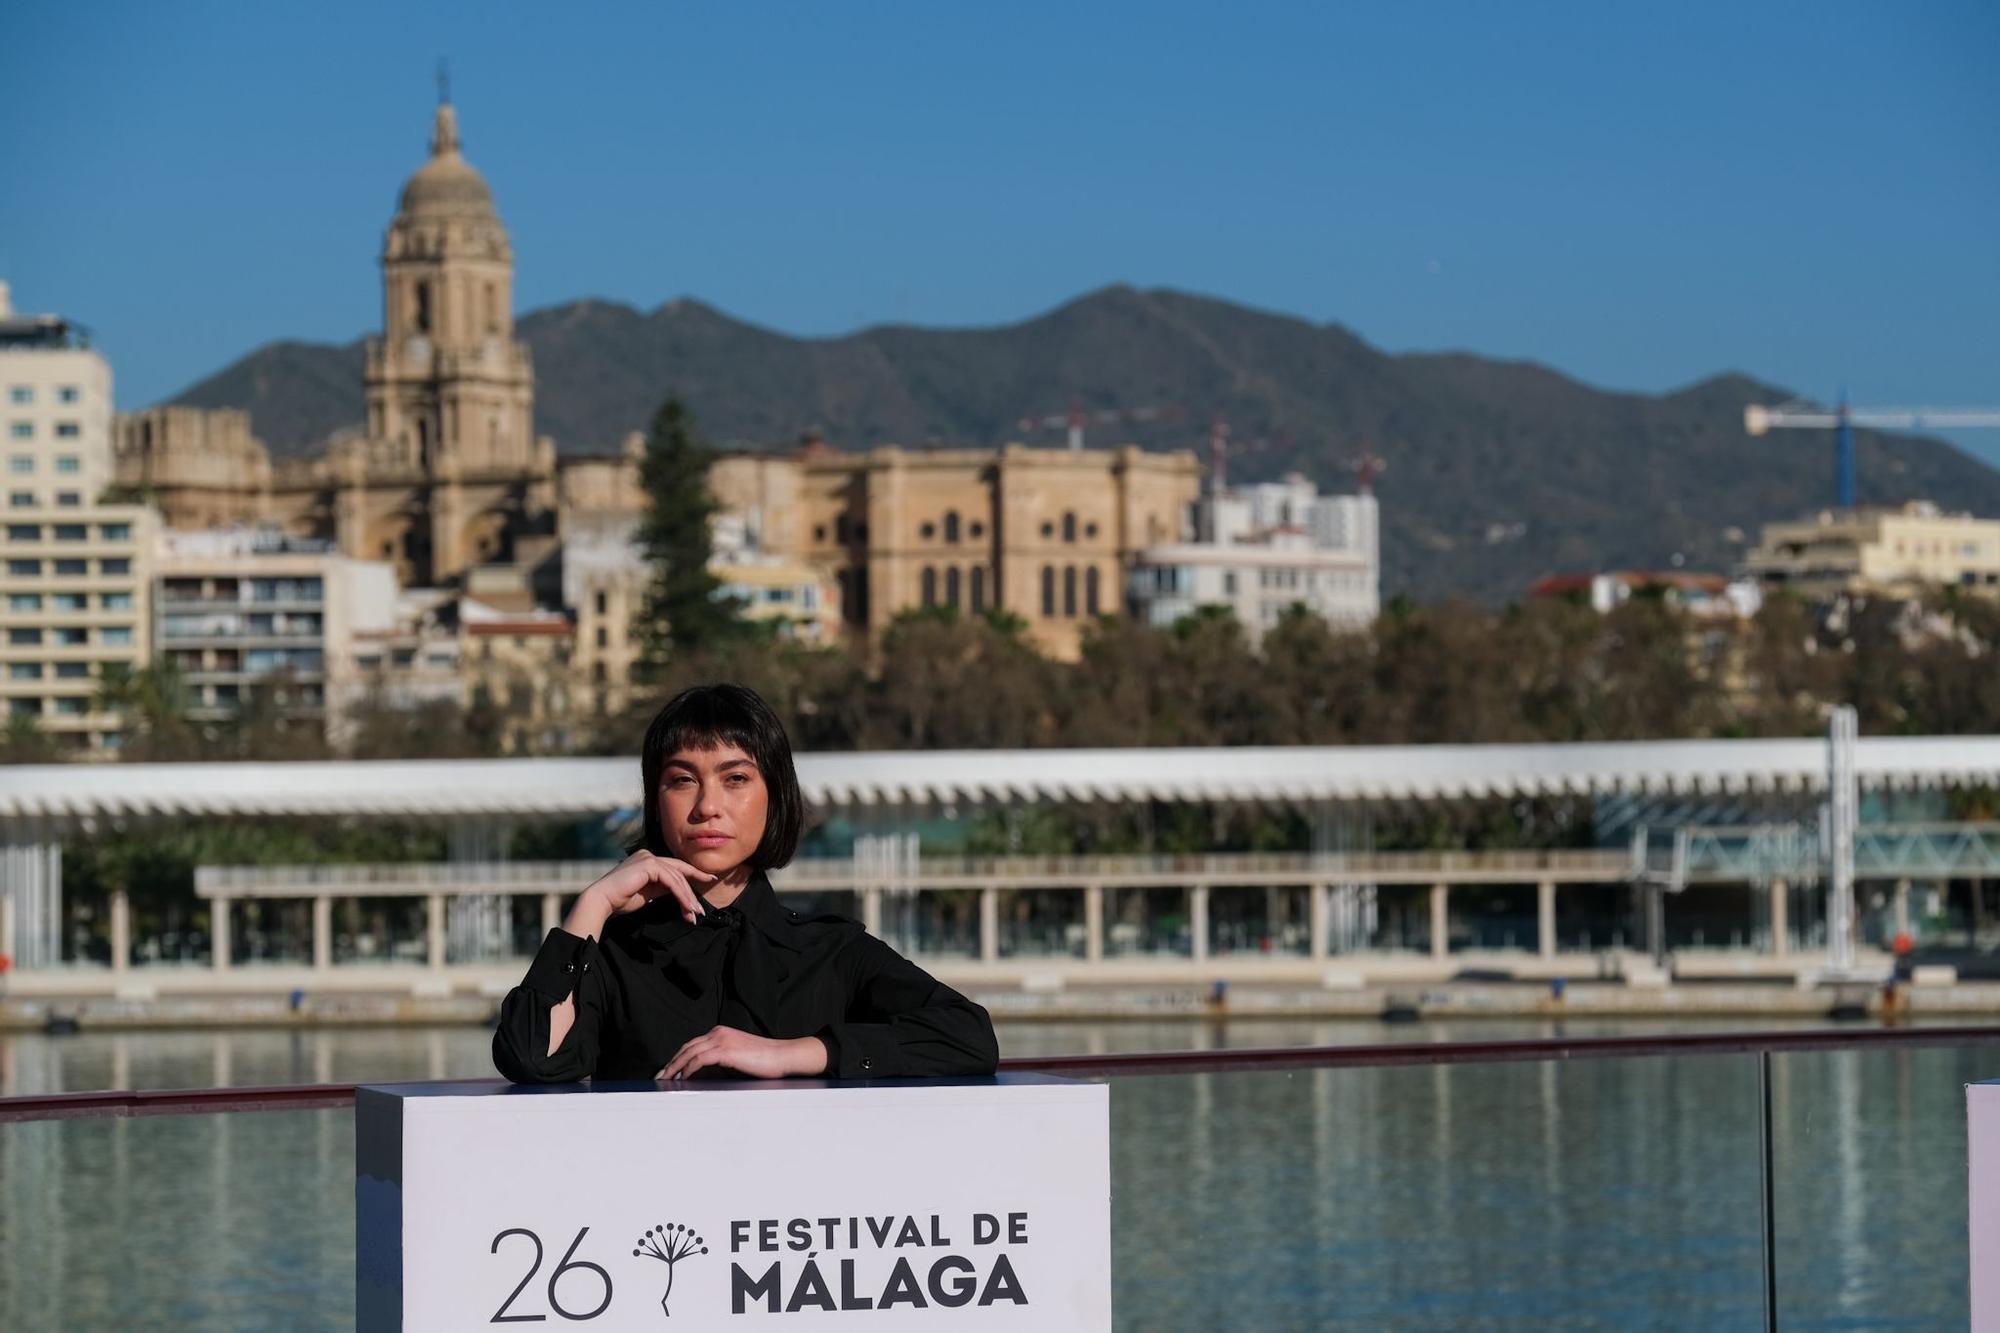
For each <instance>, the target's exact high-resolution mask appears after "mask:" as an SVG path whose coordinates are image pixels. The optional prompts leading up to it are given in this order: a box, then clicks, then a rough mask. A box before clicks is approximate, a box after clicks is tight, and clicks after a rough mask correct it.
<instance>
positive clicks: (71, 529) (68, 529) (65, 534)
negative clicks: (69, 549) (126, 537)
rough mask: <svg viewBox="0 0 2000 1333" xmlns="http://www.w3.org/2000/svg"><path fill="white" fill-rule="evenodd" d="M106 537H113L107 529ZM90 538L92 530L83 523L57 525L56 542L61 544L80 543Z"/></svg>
mask: <svg viewBox="0 0 2000 1333" xmlns="http://www.w3.org/2000/svg"><path fill="white" fill-rule="evenodd" d="M104 535H105V536H106V537H109V536H110V535H111V531H110V529H108V528H107V529H106V530H105V533H104ZM89 536H90V529H89V528H86V527H85V526H84V525H83V524H81V523H58V524H56V540H57V541H59V542H80V541H83V540H85V539H87V538H88V537H89Z"/></svg>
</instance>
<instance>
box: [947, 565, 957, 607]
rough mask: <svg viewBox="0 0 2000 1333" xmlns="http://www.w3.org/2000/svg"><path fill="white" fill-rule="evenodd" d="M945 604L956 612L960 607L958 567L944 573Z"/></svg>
mask: <svg viewBox="0 0 2000 1333" xmlns="http://www.w3.org/2000/svg"><path fill="white" fill-rule="evenodd" d="M944 604H945V605H946V606H949V607H951V608H953V609H954V610H956V609H957V607H958V567H957V566H956V565H954V566H952V567H951V568H950V569H947V570H945V572H944Z"/></svg>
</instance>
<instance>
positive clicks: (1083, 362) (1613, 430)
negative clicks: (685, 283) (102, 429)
mask: <svg viewBox="0 0 2000 1333" xmlns="http://www.w3.org/2000/svg"><path fill="white" fill-rule="evenodd" d="M517 331H518V335H519V337H520V338H521V339H522V340H524V341H525V342H526V343H527V344H528V346H529V348H530V349H531V351H532V353H533V356H534V365H535V375H536V395H535V416H536V426H537V429H538V430H539V431H541V432H542V433H545V434H547V435H550V436H553V437H554V439H555V441H556V445H557V449H558V451H559V452H561V453H565V454H587V453H606V452H609V451H611V450H612V449H614V448H615V447H616V446H617V444H618V442H619V441H620V440H621V439H622V438H623V437H624V435H625V434H626V433H627V432H628V431H632V430H638V429H642V428H643V427H644V426H645V424H646V422H647V420H648V419H649V417H650V416H651V414H652V412H653V409H654V408H655V407H656V406H657V405H658V404H659V402H660V401H661V400H662V399H663V398H665V397H666V396H667V395H669V394H674V395H678V396H679V397H680V398H681V399H682V400H683V401H685V402H686V403H687V404H688V405H689V406H690V407H691V408H692V409H693V410H694V412H695V414H696V416H697V418H698V419H699V420H700V421H701V423H702V425H703V427H704V428H705V430H706V431H707V433H708V435H709V436H710V437H711V438H712V439H713V440H714V441H715V442H716V443H717V444H719V445H721V446H723V447H726V448H777V449H784V448H790V447H791V446H793V445H794V444H796V443H797V441H798V440H799V439H800V438H801V436H802V435H803V434H804V433H805V432H807V431H809V430H817V431H820V432H822V433H823V434H824V435H825V437H826V439H827V440H828V441H829V442H830V443H832V444H834V445H835V446H837V447H843V448H866V447H870V446H873V445H877V444H885V443H900V444H903V445H905V446H910V447H920V446H923V445H926V444H946V445H957V446H965V445H993V444H999V443H1002V442H1005V441H1009V440H1022V439H1025V440H1027V441H1029V442H1031V443H1046V444H1051V445H1054V444H1059V443H1060V442H1061V440H1062V435H1063V431H1062V428H1061V426H1060V425H1057V426H1055V427H1053V428H1049V427H1047V426H1042V427H1038V428H1036V429H1034V430H1029V431H1024V429H1023V420H1024V418H1040V417H1060V416H1062V415H1063V414H1065V413H1066V412H1067V410H1068V409H1069V407H1070V405H1071V404H1073V403H1074V404H1077V405H1080V406H1081V407H1082V408H1083V409H1085V410H1086V412H1088V413H1092V414H1093V420H1092V423H1091V424H1090V425H1089V427H1088V431H1089V440H1088V442H1089V443H1090V444H1092V445H1108V444H1113V443H1125V442H1133V443H1138V444H1141V445H1144V446H1145V447H1147V448H1153V449H1173V448H1192V449H1197V450H1200V451H1202V453H1203V456H1204V457H1206V447H1205V442H1206V440H1207V438H1208V436H1209V433H1210V423H1211V421H1212V420H1213V419H1214V417H1215V416H1216V415H1217V414H1221V415H1222V416H1223V417H1224V418H1225V419H1226V420H1227V421H1228V423H1229V430H1230V435H1229V439H1230V441H1231V447H1230V451H1229V475H1230V478H1231V479H1232V480H1261V479H1267V478H1271V477H1275V476H1278V475H1281V474H1283V473H1286V472H1290V471H1300V472H1303V473H1305V474H1306V475H1308V476H1309V477H1311V478H1312V479H1313V480H1314V481H1316V482H1317V483H1318V484H1319V486H1320V488H1321V489H1322V490H1344V489H1350V488H1351V487H1352V486H1353V485H1354V484H1355V477H1354V475H1353V468H1354V465H1355V460H1356V459H1357V458H1358V457H1359V456H1361V455H1363V454H1364V453H1366V454H1372V455H1374V456H1377V457H1379V458H1380V459H1381V460H1382V461H1383V463H1384V470H1383V471H1382V472H1381V474H1380V475H1379V477H1377V479H1376V481H1375V489H1376V493H1377V495H1378V496H1379V498H1380V500H1381V504H1382V511H1381V512H1382V546H1383V549H1382V557H1383V577H1382V586H1383V594H1384V596H1385V598H1386V597H1390V596H1394V595H1396V594H1399V593H1401V594H1408V595H1410V596H1412V597H1415V598H1417V599H1419V600H1430V599H1434V598H1438V597H1444V596H1452V595H1458V596H1465V597H1469V598H1473V599H1475V600H1478V601H1482V602H1486V603H1500V602H1505V601H1507V600H1510V599H1513V598H1517V597H1519V596H1521V595H1522V594H1523V593H1524V592H1525V591H1526V589H1527V587H1528V586H1529V584H1531V583H1532V582H1533V581H1534V580H1535V579H1536V578H1538V577H1540V576H1541V575H1544V574H1549V573H1555V572H1577V571H1585V570H1596V569H1610V568H1632V567H1644V568H1653V567H1666V566H1669V565H1674V564H1679V565H1681V566H1683V567H1685V568H1688V569H1706V570H1718V571H1724V572H1727V571H1728V570H1729V569H1731V568H1732V567H1733V566H1734V565H1735V564H1736V563H1737V562H1738V561H1739V560H1740V558H1741V556H1742V554H1743V552H1744V550H1745V549H1747V543H1754V541H1755V540H1756V535H1757V531H1758V527H1759V525H1760V524H1762V523H1764V522H1766V521H1769V520H1772V519H1778V518H1791V517H1796V516H1798V515H1800V514H1804V513H1808V512H1810V511H1812V510H1814V509H1816V508H1820V507H1823V506H1825V505H1827V504H1829V503H1830V502H1831V491H1832V485H1833V481H1832V477H1833V444H1832V440H1831V439H1830V438H1829V437H1828V435H1827V434H1826V433H1822V432H1799V431H1780V432H1776V433H1774V434H1771V435H1766V436H1762V437H1759V438H1754V439H1753V438H1751V437H1749V436H1747V435H1746V434H1745V433H1744V429H1743V408H1744V407H1745V405H1747V404H1750V403H1766V404H1770V403H1778V402H1784V401H1788V400H1790V399H1792V398H1793V397H1794V396H1795V395H1793V394H1792V393H1790V392H1788V391H1786V390H1784V389H1781V388H1776V387H1773V386H1771V385H1767V384H1761V383H1758V382H1756V381H1755V380H1753V379H1750V378H1748V377H1747V376H1744V375H1740V374H1723V375H1718V376H1715V377H1713V378H1711V379H1706V380H1703V381H1701V382H1699V383H1696V384H1692V385H1689V386H1688V387H1686V388H1683V389H1680V390H1677V391H1675V392H1672V393H1666V394H1659V395H1650V394H1638V393H1621V392H1613V391H1608V390H1604V389H1599V388H1593V387H1591V386H1589V385H1586V384H1583V383H1581V382H1579V381H1577V380H1574V379H1571V378H1569V377H1568V376H1565V375H1563V374H1561V373H1560V372H1558V371H1555V370H1552V369H1549V368H1548V367H1545V366H1541V365H1536V364H1533V363H1529V362H1520V361H1501V360H1494V359H1491V358H1486V357H1481V356H1475V355H1471V354H1468V353H1406V354H1391V353H1387V352H1384V351H1381V350H1380V349H1378V348H1375V347H1372V346H1370V345H1369V344H1368V343H1366V342H1364V341H1363V340H1362V339H1361V338H1359V337H1357V336H1356V335H1355V334H1353V333H1352V332H1350V331H1348V330H1347V329H1345V328H1342V327H1340V326H1339V325H1336V324H1314V323H1310V322H1308V321H1306V320H1303V319H1298V318H1294V317H1291V316H1287V315H1282V314H1274V313H1270V312H1266V311H1261V310H1253V309H1249V308H1246V307H1244V306H1240V305H1235V304H1232V303H1230V302H1227V301H1222V300H1217V299H1213V298H1209V297H1203V296H1196V295H1190V294H1187V293H1183V292H1177V291H1170V290H1137V289H1134V288H1130V287H1122V286H1120V287H1108V288H1105V289H1102V290H1100V291H1097V292H1093V293H1091V294H1089V295H1086V296H1083V297H1081V298H1079V299H1077V300H1074V301H1071V302H1069V303H1068V304H1066V305H1063V306H1061V307H1059V308H1057V309H1055V310H1052V311H1050V312H1048V313H1047V314H1044V315H1040V316H1037V317H1036V318H1033V319H1029V320H1025V321H1023V322H1020V323H1017V324H1010V325H1005V326H1002V327H997V328H983V329H935V328H915V327H909V326H902V325H889V326H881V327H875V328H870V329H865V330H862V331H860V332H857V333H853V334H848V335H846V336H843V337H837V338H795V337H790V336H788V335H785V334H783V333H778V332H774V331H771V330H768V329H763V328H759V327H757V326H755V325H751V324H747V323H744V322H742V321H740V320H736V319H732V318H731V317H729V316H728V315H726V314H724V313H722V312H720V311H718V310H715V309H713V308H712V307H710V306H706V305H703V304H701V303H700V302H698V301H693V300H686V299H683V300H676V301H672V302H669V303H667V304H665V305H662V306H660V307H659V308H657V309H655V310H653V311H652V312H650V313H645V312H641V311H639V310H636V309H634V308H632V307H631V306H627V305H621V304H618V303H615V302H610V301H601V300H582V301H574V302H569V303H566V304H563V305H558V306H551V307H548V308H546V309H542V310H536V311H534V312H532V313H529V314H527V315H524V316H523V317H522V318H521V319H520V320H519V322H518V324H517ZM361 372H362V344H361V342H359V341H356V342H353V343H349V344H347V345H345V346H332V345H326V344H312V343H299V342H278V343H271V344H268V345H266V346H264V347H262V348H259V349H257V350H256V351H254V352H251V353H250V354H249V355H247V356H245V357H243V358H242V359H241V360H239V361H237V362H235V363H234V364H233V365H230V366H229V367H227V368H225V369H223V370H221V371H219V372H217V373H216V374H214V375H212V376H210V377H208V378H207V379H204V380H202V381H201V382H199V383H197V384H195V385H193V386H191V387H190V388H188V389H187V390H185V391H184V392H182V393H181V394H179V395H178V396H176V397H175V398H174V399H173V400H172V401H173V402H176V403H186V404H192V405H196V406H201V407H241V408H246V409H248V410H249V412H250V414H251V419H252V426H253V428H254V430H255V431H256V433H257V434H258V436H259V437H260V438H262V439H263V440H264V442H265V443H266V444H267V445H268V446H269V447H270V448H271V451H272V453H273V454H274V455H276V456H279V457H285V456H290V455H296V454H300V453H305V452H309V451H311V450H312V449H314V448H315V447H317V445H318V443H319V442H321V441H323V440H324V439H325V438H326V437H327V436H328V435H329V434H330V433H332V432H333V431H334V430H336V429H338V428H340V427H342V426H347V425H351V424H355V423H358V422H359V421H361V419H362V416H363V401H362V386H361ZM1138 409H1152V415H1151V416H1149V417H1148V416H1145V414H1143V413H1141V414H1140V415H1139V416H1138V417H1135V416H1133V413H1134V412H1135V411H1137V410H1138ZM1099 412H1105V413H1120V414H1123V415H1122V416H1121V417H1120V419H1118V420H1113V421H1110V422H1109V423H1108V424H1098V422H1097V421H1096V419H1095V415H1094V414H1096V413H1099ZM1141 418H1143V419H1141ZM1856 450H1857V460H1858V474H1859V478H1860V482H1859V488H1858V489H1859V497H1860V499H1861V501H1862V502H1863V503H1896V502H1901V501H1903V500H1906V499H1917V498H1921V499H1931V500H1936V501H1938V502H1939V503H1940V504H1943V505H1946V506H1948V507H1950V508H1954V509H1970V510H1973V511H1975V512H1981V513H1995V512H2000V472H1996V471H1995V470H1994V469H1992V468H1990V467H1988V466H1987V465H1985V464H1984V463H1981V462H1980V461H1978V460H1976V459H1974V458H1972V457H1971V456H1969V455H1967V454H1965V453H1963V452H1961V451H1959V450H1958V449H1957V448H1955V447H1953V446H1952V445H1950V444H1948V443H1946V442H1944V441H1941V440H1936V439H1928V438H1922V437H1912V436H1895V435H1884V434H1876V433H1873V432H1867V431H1861V432H1857V433H1856Z"/></svg>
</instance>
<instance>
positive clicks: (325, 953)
mask: <svg viewBox="0 0 2000 1333" xmlns="http://www.w3.org/2000/svg"><path fill="white" fill-rule="evenodd" d="M312 913H313V970H314V971H318V972H324V971H326V970H327V969H328V968H330V967H332V966H333V899H332V898H329V897H328V896H327V895H325V894H324V893H322V894H320V895H319V896H318V897H317V898H314V899H313V900H312Z"/></svg>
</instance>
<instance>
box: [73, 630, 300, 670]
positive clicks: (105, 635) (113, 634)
mask: <svg viewBox="0 0 2000 1333" xmlns="http://www.w3.org/2000/svg"><path fill="white" fill-rule="evenodd" d="M78 632H79V633H81V632H82V631H78ZM97 641H98V642H99V643H101V644H104V645H106V646H107V647H113V648H129V647H131V646H132V627H131V626H130V625H107V626H105V627H104V628H103V629H101V630H99V631H98V632H97ZM311 656H314V657H316V656H318V654H316V653H315V654H311ZM310 669H312V670H315V671H316V670H318V669H319V667H318V664H317V663H314V664H312V666H311V668H310Z"/></svg>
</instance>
